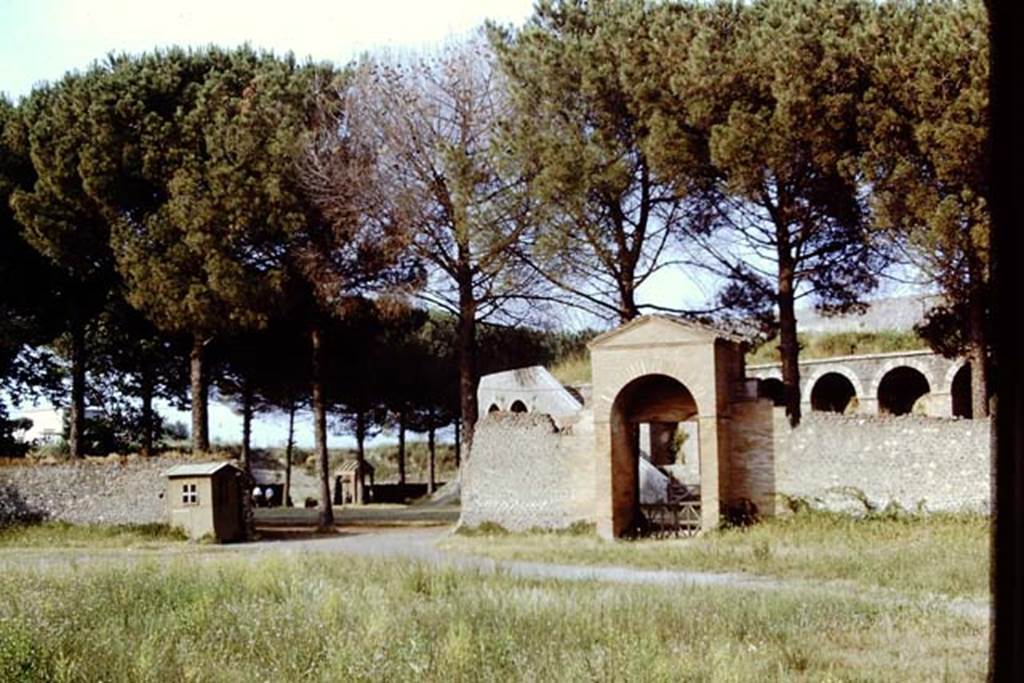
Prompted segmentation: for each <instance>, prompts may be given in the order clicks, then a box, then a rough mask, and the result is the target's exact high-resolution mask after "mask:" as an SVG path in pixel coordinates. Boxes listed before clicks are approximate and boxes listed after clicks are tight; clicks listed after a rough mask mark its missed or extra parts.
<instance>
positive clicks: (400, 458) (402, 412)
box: [398, 409, 405, 486]
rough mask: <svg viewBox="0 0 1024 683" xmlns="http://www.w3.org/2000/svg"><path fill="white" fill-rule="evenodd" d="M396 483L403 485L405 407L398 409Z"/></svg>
mask: <svg viewBox="0 0 1024 683" xmlns="http://www.w3.org/2000/svg"><path fill="white" fill-rule="evenodd" d="M398 483H399V484H400V485H402V486H405V409H402V410H399V411H398Z"/></svg>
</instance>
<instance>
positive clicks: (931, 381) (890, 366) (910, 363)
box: [868, 358, 938, 398]
mask: <svg viewBox="0 0 1024 683" xmlns="http://www.w3.org/2000/svg"><path fill="white" fill-rule="evenodd" d="M899 367H907V368H913V369H914V370H917V371H918V372H920V373H921V374H922V375H924V378H925V380H926V381H927V382H928V388H929V391H930V392H932V393H934V392H936V391H938V388H937V387H938V384H937V383H936V381H935V377H934V375H933V374H932V370H931V368H929V367H928V365H927V364H926V363H922V362H921V361H920V360H918V359H916V358H893V359H891V360H889V361H886V362H885V363H884V364H883V365H882V367H881V368H879V369H878V371H877V372H875V375H874V377H872V379H871V387H870V392H869V394H868V396H869V397H870V398H878V387H879V385H880V384H881V383H882V379H884V378H885V376H886V375H887V374H889V373H890V372H892V371H893V370H895V369H896V368H899Z"/></svg>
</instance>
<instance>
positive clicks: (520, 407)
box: [509, 399, 530, 413]
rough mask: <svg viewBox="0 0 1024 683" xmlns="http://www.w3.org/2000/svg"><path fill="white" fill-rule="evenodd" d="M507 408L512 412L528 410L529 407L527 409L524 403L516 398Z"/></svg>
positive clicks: (526, 411)
mask: <svg viewBox="0 0 1024 683" xmlns="http://www.w3.org/2000/svg"><path fill="white" fill-rule="evenodd" d="M509 410H510V411H512V412H513V413H528V412H530V411H529V409H527V407H526V404H525V403H523V402H522V401H520V400H519V399H516V400H515V401H513V402H512V405H511V406H509Z"/></svg>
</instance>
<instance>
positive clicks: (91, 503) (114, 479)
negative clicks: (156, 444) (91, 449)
mask: <svg viewBox="0 0 1024 683" xmlns="http://www.w3.org/2000/svg"><path fill="white" fill-rule="evenodd" d="M181 462H182V460H180V459H172V458H160V457H157V458H138V457H132V458H116V457H115V458H109V459H107V458H103V459H91V458H90V459H87V460H85V461H83V462H74V463H71V462H65V463H58V464H45V463H34V464H29V463H28V462H26V463H25V464H15V465H6V466H3V467H0V523H3V522H5V521H17V520H18V519H25V520H27V519H31V518H43V519H51V520H59V521H65V522H71V523H74V524H146V523H150V522H165V521H167V519H166V508H165V506H164V499H163V497H162V495H163V493H164V490H165V487H166V480H165V479H164V477H163V473H164V472H165V471H166V470H168V469H169V468H170V467H172V466H174V465H177V464H180V463H181Z"/></svg>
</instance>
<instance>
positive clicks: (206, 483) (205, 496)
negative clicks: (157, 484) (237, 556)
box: [165, 462, 245, 543]
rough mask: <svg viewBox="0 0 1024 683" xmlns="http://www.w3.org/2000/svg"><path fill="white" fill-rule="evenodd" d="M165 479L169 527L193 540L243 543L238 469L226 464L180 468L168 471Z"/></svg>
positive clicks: (240, 487)
mask: <svg viewBox="0 0 1024 683" xmlns="http://www.w3.org/2000/svg"><path fill="white" fill-rule="evenodd" d="M165 476H166V477H167V507H168V513H169V517H170V523H171V526H175V527H180V528H182V529H184V530H185V533H186V534H188V536H189V538H193V539H198V538H203V537H212V538H214V539H216V540H217V541H218V542H221V543H224V542H228V541H240V540H244V538H245V515H244V514H243V511H242V486H243V473H242V471H241V470H240V469H239V468H237V467H235V466H234V465H232V464H231V463H229V462H211V463H196V464H183V465H176V466H174V467H172V468H171V469H169V470H167V472H166V475H165Z"/></svg>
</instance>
